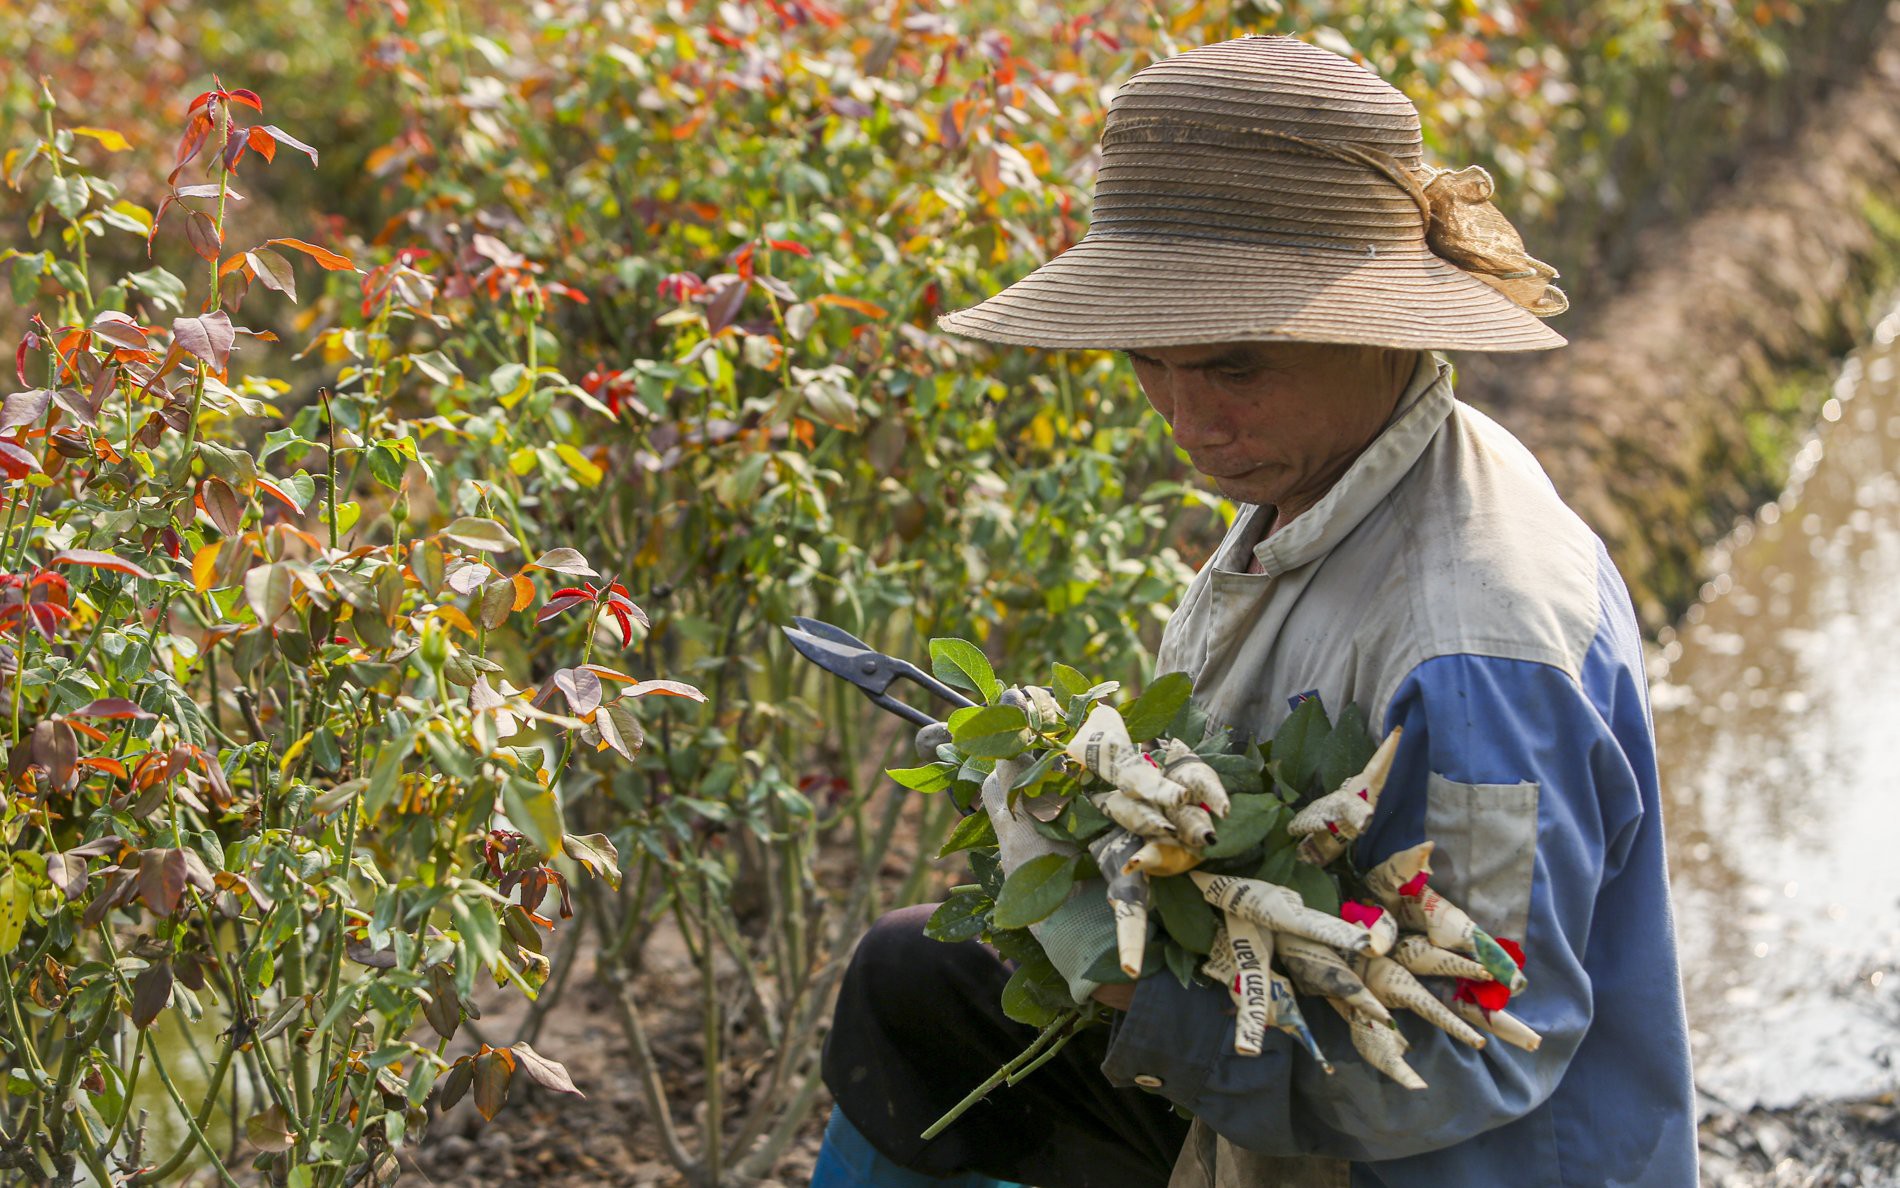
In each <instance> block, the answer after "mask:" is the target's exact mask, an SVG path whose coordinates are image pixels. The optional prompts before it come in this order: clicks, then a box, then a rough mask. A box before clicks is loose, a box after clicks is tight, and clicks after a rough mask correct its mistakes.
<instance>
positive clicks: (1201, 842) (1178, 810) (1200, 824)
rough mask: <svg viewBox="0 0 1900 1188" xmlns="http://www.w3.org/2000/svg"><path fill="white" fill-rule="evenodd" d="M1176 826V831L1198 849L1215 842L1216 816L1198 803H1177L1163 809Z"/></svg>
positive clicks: (1182, 838)
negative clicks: (1209, 813) (1209, 814)
mask: <svg viewBox="0 0 1900 1188" xmlns="http://www.w3.org/2000/svg"><path fill="white" fill-rule="evenodd" d="M1163 811H1165V812H1166V813H1167V817H1168V821H1169V823H1170V824H1172V825H1173V826H1174V833H1175V836H1176V837H1179V838H1180V839H1181V840H1182V841H1183V842H1185V843H1187V844H1188V845H1190V846H1192V847H1194V848H1195V849H1197V850H1205V849H1206V848H1207V847H1209V846H1211V845H1213V844H1214V818H1213V817H1210V816H1208V813H1207V810H1206V809H1204V808H1202V807H1201V806H1200V805H1198V804H1177V805H1174V806H1172V807H1170V808H1168V809H1165V810H1163Z"/></svg>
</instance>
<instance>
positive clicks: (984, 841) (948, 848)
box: [937, 813, 996, 858]
mask: <svg viewBox="0 0 1900 1188" xmlns="http://www.w3.org/2000/svg"><path fill="white" fill-rule="evenodd" d="M995 844H996V826H994V825H992V824H991V823H990V815H989V814H988V813H971V814H970V815H969V816H967V817H965V818H963V820H961V821H958V822H957V827H956V828H955V829H952V830H951V831H950V836H949V837H948V838H946V839H944V843H943V849H941V850H938V851H937V857H939V858H946V857H948V856H950V855H951V854H954V853H956V852H957V851H958V850H971V849H975V848H976V847H977V846H993V845H995Z"/></svg>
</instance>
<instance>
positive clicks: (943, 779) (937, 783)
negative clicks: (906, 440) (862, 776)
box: [884, 763, 955, 792]
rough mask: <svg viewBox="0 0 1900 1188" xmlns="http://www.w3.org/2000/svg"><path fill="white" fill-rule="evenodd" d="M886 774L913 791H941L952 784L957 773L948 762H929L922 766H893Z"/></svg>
mask: <svg viewBox="0 0 1900 1188" xmlns="http://www.w3.org/2000/svg"><path fill="white" fill-rule="evenodd" d="M884 774H885V775H887V776H889V777H891V778H892V779H893V780H896V781H897V782H898V783H899V784H901V785H903V786H904V787H906V788H909V789H910V790H911V791H912V792H941V791H943V790H944V789H945V788H948V787H949V786H950V778H951V776H952V775H954V774H955V773H954V772H953V771H952V770H951V766H950V764H948V763H927V764H925V765H924V766H922V767H893V768H891V769H889V770H888V771H886V772H885V773H884Z"/></svg>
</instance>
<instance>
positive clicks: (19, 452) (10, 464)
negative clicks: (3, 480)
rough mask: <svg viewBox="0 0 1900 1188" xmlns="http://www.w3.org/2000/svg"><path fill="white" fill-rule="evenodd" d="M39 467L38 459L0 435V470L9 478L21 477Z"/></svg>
mask: <svg viewBox="0 0 1900 1188" xmlns="http://www.w3.org/2000/svg"><path fill="white" fill-rule="evenodd" d="M39 468H40V460H39V459H38V458H35V457H34V456H33V455H32V454H29V453H27V452H26V451H25V450H23V449H21V448H20V447H19V446H18V445H16V444H14V443H13V442H11V441H8V440H7V439H6V438H3V437H0V471H4V472H5V473H6V476H7V477H8V478H10V479H23V478H25V477H26V476H27V475H29V474H32V473H33V472H34V471H36V470H38V469H39Z"/></svg>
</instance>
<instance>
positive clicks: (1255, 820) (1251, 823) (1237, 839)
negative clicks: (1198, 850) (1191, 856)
mask: <svg viewBox="0 0 1900 1188" xmlns="http://www.w3.org/2000/svg"><path fill="white" fill-rule="evenodd" d="M1233 804H1234V807H1233V810H1232V811H1231V812H1229V813H1228V814H1227V817H1226V819H1225V820H1223V821H1220V822H1217V829H1218V832H1217V834H1216V836H1215V839H1214V844H1213V845H1211V846H1209V847H1207V849H1206V850H1204V851H1203V852H1202V854H1201V857H1202V858H1203V859H1207V858H1232V857H1234V856H1235V855H1238V854H1245V853H1246V852H1247V851H1248V850H1251V849H1253V848H1254V847H1255V846H1257V845H1259V844H1260V843H1261V842H1262V841H1264V840H1266V836H1267V834H1268V833H1269V832H1270V831H1271V830H1272V829H1273V827H1274V826H1275V825H1278V824H1279V823H1280V822H1281V821H1282V820H1283V819H1285V818H1286V817H1287V816H1288V815H1289V814H1288V812H1287V807H1286V806H1285V805H1283V804H1281V803H1280V801H1279V799H1278V798H1277V797H1273V796H1266V795H1259V796H1248V795H1240V796H1236V797H1234V798H1233Z"/></svg>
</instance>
